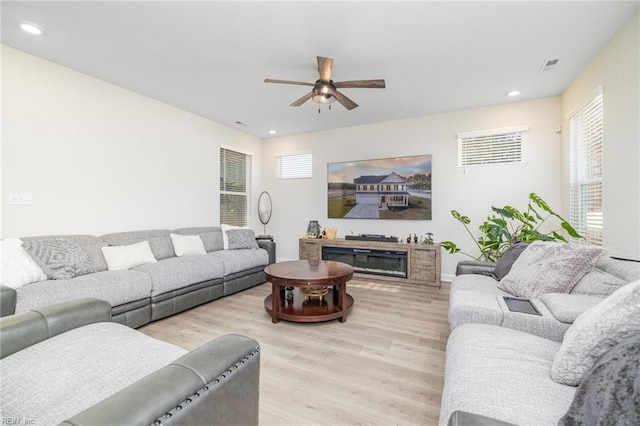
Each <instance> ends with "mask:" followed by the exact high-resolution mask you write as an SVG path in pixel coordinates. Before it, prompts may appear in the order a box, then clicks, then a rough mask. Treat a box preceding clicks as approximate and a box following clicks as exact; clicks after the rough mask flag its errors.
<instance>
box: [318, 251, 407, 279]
mask: <svg viewBox="0 0 640 426" xmlns="http://www.w3.org/2000/svg"><path fill="white" fill-rule="evenodd" d="M322 260H334V261H336V262H342V263H346V264H348V265H351V266H352V267H353V269H354V270H355V271H356V272H360V273H363V274H373V275H385V276H390V277H398V278H407V252H406V251H402V250H374V249H359V248H349V247H326V246H323V247H322Z"/></svg>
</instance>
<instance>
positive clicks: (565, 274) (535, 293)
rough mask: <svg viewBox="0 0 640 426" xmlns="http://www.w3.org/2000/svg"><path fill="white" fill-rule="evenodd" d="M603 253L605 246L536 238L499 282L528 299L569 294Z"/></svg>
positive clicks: (501, 285)
mask: <svg viewBox="0 0 640 426" xmlns="http://www.w3.org/2000/svg"><path fill="white" fill-rule="evenodd" d="M601 254H602V249H601V248H600V247H595V246H587V245H581V244H567V243H555V242H546V241H534V242H533V243H531V244H529V246H528V247H527V248H526V249H525V250H524V251H523V252H522V253H521V254H520V257H518V259H517V260H516V261H515V262H514V264H513V265H512V266H511V270H510V271H509V273H508V274H507V276H505V277H504V278H502V280H500V281H499V282H498V288H499V289H500V290H504V291H506V292H507V293H511V294H513V295H515V296H519V297H526V298H529V299H537V298H538V297H539V296H540V295H541V294H545V293H568V292H569V291H570V290H571V289H572V288H573V286H574V285H575V284H576V283H577V282H578V280H579V279H580V278H582V276H583V275H584V274H586V273H587V272H588V271H589V270H590V269H591V268H592V267H593V262H594V261H595V260H596V259H597V258H598V256H600V255H601Z"/></svg>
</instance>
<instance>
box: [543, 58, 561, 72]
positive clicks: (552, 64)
mask: <svg viewBox="0 0 640 426" xmlns="http://www.w3.org/2000/svg"><path fill="white" fill-rule="evenodd" d="M557 63H558V59H549V60H548V61H544V63H543V64H542V68H540V71H542V72H544V71H551V70H552V69H553V67H555V66H556V64H557Z"/></svg>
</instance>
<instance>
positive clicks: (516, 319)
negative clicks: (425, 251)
mask: <svg viewBox="0 0 640 426" xmlns="http://www.w3.org/2000/svg"><path fill="white" fill-rule="evenodd" d="M494 267H495V265H494V264H487V263H483V262H474V261H463V262H460V264H459V265H458V267H457V271H456V273H457V275H456V277H455V279H454V280H453V281H452V282H451V290H450V293H449V325H450V326H451V329H452V330H453V329H455V328H457V327H458V326H460V325H462V324H468V323H481V324H492V325H499V326H501V327H506V328H511V329H514V330H519V331H524V332H527V333H529V334H534V335H536V336H540V337H544V338H547V339H551V340H556V341H562V338H563V336H564V334H565V332H566V331H567V330H568V329H569V327H570V326H571V324H572V323H573V321H574V320H575V319H576V318H577V317H578V316H579V315H580V314H581V313H583V312H584V311H586V310H587V309H589V308H591V307H593V306H595V305H596V304H598V303H599V302H601V301H602V300H603V298H605V297H607V296H608V295H610V294H611V293H613V292H614V291H615V290H617V289H618V288H620V287H621V286H623V285H626V284H628V283H630V282H632V281H636V280H638V279H640V263H638V262H634V261H629V260H622V259H615V258H612V257H609V256H603V257H601V258H599V259H598V260H596V262H595V264H594V267H593V269H591V271H589V272H588V273H587V274H585V275H584V276H583V277H582V278H581V279H580V280H579V281H578V283H577V284H576V285H575V287H573V289H572V290H571V291H570V292H569V293H568V294H561V293H547V294H543V295H542V296H541V297H540V298H538V299H533V300H531V302H532V303H533V305H534V306H535V307H536V308H537V310H538V311H539V312H540V314H541V315H540V316H537V315H530V314H523V313H517V312H511V311H510V310H509V308H508V307H507V305H506V303H505V300H504V296H512V295H511V294H509V293H507V292H506V291H503V290H501V289H499V288H498V282H497V281H496V280H495V279H494V278H492V277H491V276H487V275H483V274H478V273H477V272H484V273H486V272H491V271H492V270H493V268H494Z"/></svg>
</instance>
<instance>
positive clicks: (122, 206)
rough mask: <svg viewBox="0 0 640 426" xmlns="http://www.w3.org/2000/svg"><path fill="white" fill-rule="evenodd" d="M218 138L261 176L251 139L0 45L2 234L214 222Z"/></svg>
mask: <svg viewBox="0 0 640 426" xmlns="http://www.w3.org/2000/svg"><path fill="white" fill-rule="evenodd" d="M221 144H225V145H229V146H234V147H238V148H239V149H242V150H244V151H250V152H252V153H253V154H254V161H253V164H254V168H253V170H254V176H257V175H259V174H260V168H261V167H260V164H261V163H262V156H261V151H262V141H261V140H260V139H258V138H256V137H253V136H249V135H247V134H244V133H242V132H238V131H236V130H234V129H232V128H230V127H226V126H223V125H220V124H217V123H214V122H212V121H209V120H206V119H204V118H202V117H199V116H196V115H193V114H190V113H187V112H185V111H182V110H179V109H177V108H174V107H171V106H169V105H166V104H164V103H161V102H158V101H155V100H153V99H150V98H147V97H144V96H141V95H138V94H136V93H133V92H131V91H128V90H125V89H122V88H120V87H117V86H114V85H111V84H108V83H105V82H104V81H101V80H97V79H95V78H92V77H89V76H87V75H85V74H82V73H79V72H76V71H73V70H70V69H68V68H64V67H61V66H59V65H56V64H54V63H51V62H48V61H45V60H42V59H39V58H37V57H35V56H31V55H28V54H25V53H23V52H20V51H18V50H14V49H12V48H9V47H6V46H3V47H2V201H1V206H2V213H3V214H2V230H1V234H2V237H9V236H28V235H46V234H54V233H89V234H102V233H107V232H116V231H127V230H136V229H153V228H163V229H171V228H177V227H182V226H197V225H200V226H204V225H216V224H218V223H219V217H220V216H219V197H218V192H219V148H220V145H221ZM254 182H256V184H255V188H254V194H255V197H252V198H256V197H257V193H258V192H259V188H258V183H259V179H258V180H256V179H254ZM9 192H30V193H32V194H33V205H32V206H24V207H23V206H9V205H8V193H9ZM253 210H254V208H253V207H252V208H251V211H253ZM254 216H257V215H252V220H253V221H254V222H253V223H252V225H254V227H255V229H256V230H257V229H259V226H260V223H259V222H258V220H257V217H254Z"/></svg>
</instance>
